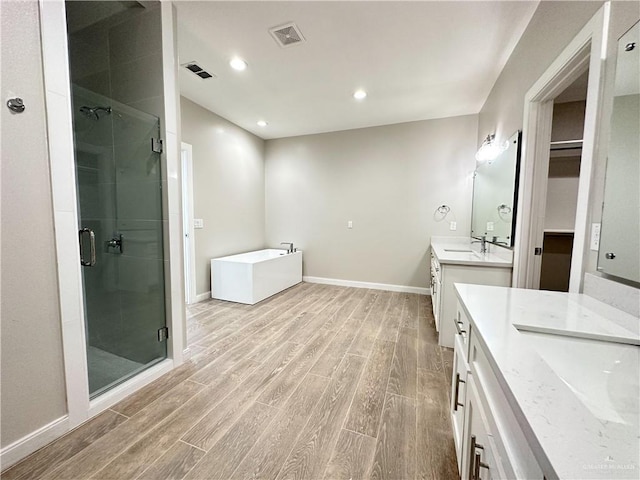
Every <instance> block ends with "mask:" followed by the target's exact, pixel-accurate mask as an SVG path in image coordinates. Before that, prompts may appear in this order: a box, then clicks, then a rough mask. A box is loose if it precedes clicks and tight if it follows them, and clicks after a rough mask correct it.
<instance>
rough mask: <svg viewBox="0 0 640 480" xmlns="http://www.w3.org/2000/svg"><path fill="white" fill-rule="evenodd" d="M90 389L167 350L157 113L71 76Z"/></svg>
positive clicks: (113, 380)
mask: <svg viewBox="0 0 640 480" xmlns="http://www.w3.org/2000/svg"><path fill="white" fill-rule="evenodd" d="M73 122H74V144H75V161H76V173H77V187H78V211H79V242H80V255H81V259H80V261H81V263H82V265H83V267H82V273H83V281H84V299H85V305H84V306H85V318H86V342H87V363H88V370H89V392H90V395H91V398H94V397H96V396H98V395H100V394H101V393H103V392H104V391H106V390H108V389H109V388H112V387H113V386H115V385H117V384H119V383H121V382H122V381H124V380H126V379H128V378H130V377H132V376H134V375H136V374H137V373H139V372H140V371H141V370H144V369H145V368H148V367H150V366H151V365H153V364H155V363H157V362H159V361H161V360H162V359H164V358H166V356H167V345H166V344H167V342H166V338H165V337H166V335H165V332H166V330H164V327H165V324H166V322H165V286H164V257H163V238H162V234H163V221H162V174H161V167H160V153H156V151H154V150H157V149H156V148H154V147H153V146H154V141H155V140H156V139H158V138H159V135H160V121H159V119H158V118H157V117H154V116H152V115H149V114H147V113H144V112H142V111H139V110H137V109H135V108H132V107H130V106H127V105H124V104H121V103H118V102H116V101H114V100H113V99H110V98H107V97H105V96H103V95H99V94H97V93H94V92H92V91H90V90H88V89H85V88H82V87H79V86H77V85H73Z"/></svg>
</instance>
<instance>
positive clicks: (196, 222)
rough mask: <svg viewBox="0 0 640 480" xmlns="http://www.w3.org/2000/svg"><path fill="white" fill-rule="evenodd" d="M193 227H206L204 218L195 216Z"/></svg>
mask: <svg viewBox="0 0 640 480" xmlns="http://www.w3.org/2000/svg"><path fill="white" fill-rule="evenodd" d="M193 228H204V220H203V219H202V218H194V219H193Z"/></svg>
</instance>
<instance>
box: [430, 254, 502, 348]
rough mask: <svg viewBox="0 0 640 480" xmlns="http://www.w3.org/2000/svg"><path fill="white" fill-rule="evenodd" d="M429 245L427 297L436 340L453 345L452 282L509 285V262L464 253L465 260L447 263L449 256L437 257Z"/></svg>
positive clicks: (454, 309)
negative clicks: (428, 285) (429, 299)
mask: <svg viewBox="0 0 640 480" xmlns="http://www.w3.org/2000/svg"><path fill="white" fill-rule="evenodd" d="M434 250H435V249H434V248H433V244H432V249H431V300H432V305H433V316H434V319H435V324H436V329H437V330H438V343H439V344H440V345H441V346H443V347H448V348H453V347H454V337H455V335H456V325H457V323H456V322H457V321H458V317H457V315H456V294H455V291H454V287H453V284H454V283H473V284H480V285H493V286H500V287H509V286H511V263H507V262H504V263H498V264H497V265H493V264H491V263H490V262H488V261H485V260H484V259H485V258H486V257H477V258H476V257H474V255H471V254H468V258H469V259H468V261H466V263H464V264H463V263H461V261H459V260H454V261H455V262H456V263H450V262H449V259H448V258H446V256H445V255H443V256H444V257H445V258H443V259H440V258H438V256H437V255H436V254H435V253H434Z"/></svg>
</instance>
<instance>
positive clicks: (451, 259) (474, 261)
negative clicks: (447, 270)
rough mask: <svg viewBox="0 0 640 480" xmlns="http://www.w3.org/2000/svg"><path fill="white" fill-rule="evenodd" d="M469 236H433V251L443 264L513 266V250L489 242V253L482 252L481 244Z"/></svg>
mask: <svg viewBox="0 0 640 480" xmlns="http://www.w3.org/2000/svg"><path fill="white" fill-rule="evenodd" d="M472 241H473V240H472V239H471V238H469V237H432V238H431V251H432V252H433V254H434V255H435V256H436V258H437V259H438V261H439V262H440V263H441V264H451V265H476V266H482V267H498V268H511V267H512V266H513V260H512V259H513V252H512V251H511V250H509V249H505V248H502V247H498V246H496V245H490V244H487V246H488V248H489V252H488V253H480V244H479V243H472Z"/></svg>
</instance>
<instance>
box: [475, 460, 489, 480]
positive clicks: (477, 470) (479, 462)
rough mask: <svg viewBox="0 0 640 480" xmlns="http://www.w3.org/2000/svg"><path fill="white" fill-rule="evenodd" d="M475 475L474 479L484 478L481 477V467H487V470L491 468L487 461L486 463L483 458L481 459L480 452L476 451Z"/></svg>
mask: <svg viewBox="0 0 640 480" xmlns="http://www.w3.org/2000/svg"><path fill="white" fill-rule="evenodd" d="M473 464H474V465H473V467H474V469H473V475H474V480H482V479H481V478H480V469H481V468H486V469H487V470H489V465H487V464H486V463H484V462H483V461H482V460H481V459H480V454H479V453H476V454H475V460H474V462H473Z"/></svg>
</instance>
